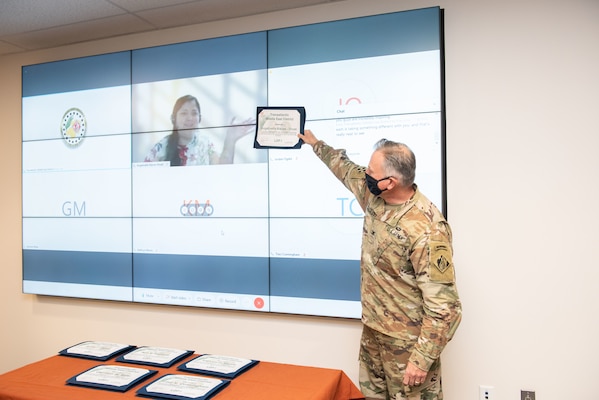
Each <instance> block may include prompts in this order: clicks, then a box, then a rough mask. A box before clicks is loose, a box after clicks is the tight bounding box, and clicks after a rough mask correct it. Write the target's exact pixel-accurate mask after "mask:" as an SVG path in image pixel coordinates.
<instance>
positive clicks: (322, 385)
mask: <svg viewBox="0 0 599 400" xmlns="http://www.w3.org/2000/svg"><path fill="white" fill-rule="evenodd" d="M189 359H191V357H190V358H186V359H185V360H189ZM185 360H184V361H185ZM184 361H181V362H184ZM99 364H118V365H128V366H135V365H132V364H128V363H121V362H117V361H114V359H112V360H109V361H105V362H99V361H95V360H88V359H82V358H75V357H67V356H61V355H56V356H52V357H49V358H46V359H43V360H41V361H37V362H34V363H32V364H28V365H26V366H24V367H21V368H17V369H15V370H12V371H9V372H7V373H5V374H2V375H0V400H81V399H86V400H100V399H101V400H127V399H136V400H140V399H142V397H139V396H136V394H135V392H136V391H137V389H139V388H140V387H142V386H143V385H145V384H147V383H149V382H151V381H153V380H154V379H157V378H159V377H160V376H163V375H166V374H168V373H177V374H186V373H185V372H182V371H177V369H176V367H177V365H179V364H180V363H177V364H175V365H174V366H173V367H171V368H156V367H151V368H150V369H157V370H158V374H156V375H154V376H153V377H151V378H149V379H148V380H146V381H144V382H141V383H139V384H137V385H136V386H135V387H133V388H132V389H130V390H128V391H127V392H125V393H120V392H113V391H108V390H100V389H91V388H85V387H77V386H71V385H66V383H65V382H66V381H67V379H69V378H71V377H73V376H75V375H77V374H79V373H81V372H83V371H86V370H88V369H90V368H92V367H94V366H96V365H99ZM190 375H193V374H190ZM212 399H214V400H239V399H243V400H300V399H301V400H356V399H364V395H362V393H361V392H360V390H359V389H358V388H357V387H356V386H355V385H354V384H353V382H352V381H351V380H350V379H349V378H348V376H347V375H346V374H345V373H344V372H343V371H341V370H336V369H327V368H317V367H306V366H299V365H291V364H280V363H272V362H265V361H260V363H258V365H256V366H255V367H253V368H251V369H250V370H248V371H246V372H244V373H243V374H241V375H239V376H238V377H236V378H235V379H233V380H232V381H231V383H230V384H229V385H228V386H227V387H226V388H225V389H223V391H221V392H219V393H217V394H216V395H215V396H214V397H212V398H211V400H212Z"/></svg>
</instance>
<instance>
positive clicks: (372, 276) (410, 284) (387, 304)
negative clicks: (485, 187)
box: [313, 141, 462, 371]
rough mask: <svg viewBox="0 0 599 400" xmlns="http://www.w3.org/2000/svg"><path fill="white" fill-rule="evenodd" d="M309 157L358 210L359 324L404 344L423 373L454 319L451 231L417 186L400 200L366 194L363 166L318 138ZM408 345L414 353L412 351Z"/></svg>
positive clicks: (457, 307) (455, 301)
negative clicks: (315, 158) (395, 202)
mask: <svg viewBox="0 0 599 400" xmlns="http://www.w3.org/2000/svg"><path fill="white" fill-rule="evenodd" d="M313 149H314V152H315V153H316V155H317V156H318V157H319V158H320V159H321V160H322V161H323V162H324V163H325V164H326V165H327V166H328V167H329V169H330V170H331V171H332V172H333V173H334V174H335V176H336V177H337V178H338V179H339V180H340V181H341V182H342V183H343V184H344V185H345V186H346V187H347V188H348V189H349V190H350V191H351V192H352V193H353V194H354V196H355V197H356V200H357V201H358V203H359V204H360V206H361V207H362V210H363V211H364V225H363V232H362V255H361V266H360V268H361V284H360V288H361V289H360V290H361V297H362V321H363V323H364V324H365V325H367V326H369V327H370V328H372V329H374V330H376V331H378V332H381V333H383V334H386V335H388V336H392V337H395V338H398V339H400V340H404V341H405V348H408V349H410V351H411V356H410V361H411V362H412V363H414V364H415V365H416V366H418V367H419V368H420V369H422V370H425V371H428V370H429V368H430V367H431V365H432V363H433V362H434V361H435V360H437V359H438V358H439V356H440V354H441V351H442V350H443V348H444V347H445V345H446V344H447V342H448V341H449V340H451V338H452V337H453V334H454V332H455V330H456V329H457V327H458V325H459V323H460V320H461V315H462V314H461V310H462V308H461V303H460V300H459V296H458V292H457V289H456V285H455V275H454V267H453V262H452V252H453V250H452V245H451V229H450V227H449V224H448V223H447V221H446V220H445V218H444V217H443V215H442V214H441V213H440V212H439V210H438V209H437V208H436V207H435V205H434V204H433V203H431V201H430V200H428V199H427V198H426V197H425V196H424V195H423V194H422V193H420V191H419V190H418V188H417V187H416V186H414V188H415V194H414V196H412V198H411V199H410V200H409V201H407V202H406V203H403V204H399V205H391V204H387V203H386V202H385V201H384V200H383V199H382V198H380V197H378V196H374V195H372V194H371V193H370V191H369V190H368V188H367V186H366V180H365V176H364V174H365V168H364V167H362V166H358V165H357V164H355V163H353V162H352V161H351V160H350V159H349V158H348V157H347V155H346V154H345V150H335V149H333V148H332V147H330V146H328V145H327V144H325V143H324V142H322V141H319V142H317V143H316V144H314V146H313ZM412 346H413V348H412Z"/></svg>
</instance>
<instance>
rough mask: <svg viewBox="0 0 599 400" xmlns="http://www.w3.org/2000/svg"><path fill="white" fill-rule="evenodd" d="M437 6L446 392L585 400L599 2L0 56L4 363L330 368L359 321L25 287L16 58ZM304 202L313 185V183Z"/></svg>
mask: <svg viewBox="0 0 599 400" xmlns="http://www.w3.org/2000/svg"><path fill="white" fill-rule="evenodd" d="M435 5H440V6H441V7H442V8H444V9H445V14H446V15H445V23H446V26H445V33H446V40H445V41H446V49H447V54H446V77H447V83H446V89H447V172H448V211H449V221H450V223H451V224H452V227H453V230H454V237H455V242H454V247H455V253H456V255H455V262H456V265H457V278H458V285H459V289H460V293H461V296H462V300H463V303H464V320H463V322H462V325H461V327H460V328H459V330H458V332H457V334H456V337H455V338H454V340H453V341H452V342H451V343H450V344H449V346H448V348H447V349H446V351H445V353H444V356H443V359H444V385H445V393H446V396H445V397H446V399H447V400H475V399H478V386H479V385H481V384H483V385H492V386H494V387H495V398H494V400H504V399H505V400H512V399H515V400H517V399H519V398H520V389H532V390H536V395H537V399H539V400H563V399H598V398H599V394H598V392H597V390H596V389H595V387H594V386H593V384H594V379H596V374H597V372H599V368H598V367H597V358H598V357H599V344H598V339H597V338H599V323H598V322H597V320H596V318H597V315H598V313H597V311H596V307H597V306H598V305H599V290H597V287H598V284H597V282H598V281H599V261H598V260H599V257H597V255H596V248H597V247H598V244H599V212H598V211H597V206H598V204H599V184H598V183H599V157H598V156H597V153H598V150H597V149H598V148H599V122H598V121H599V119H598V117H597V115H599V111H598V110H599V73H598V72H599V2H598V1H596V0H545V1H541V0H495V1H484V0H478V1H476V0H440V1H438V2H432V1H427V0H404V1H397V0H395V1H393V0H377V1H372V0H347V1H342V2H335V3H331V4H328V5H325V6H317V7H309V8H304V9H301V10H296V11H289V12H279V13H273V14H269V15H263V16H259V17H252V18H244V19H239V20H235V21H223V22H219V23H211V24H203V25H199V26H194V27H186V28H180V29H173V30H167V31H162V32H156V33H148V34H138V35H130V36H126V37H123V38H118V39H111V40H104V41H98V42H92V43H87V44H81V45H74V46H69V47H64V48H58V49H53V50H49V51H39V52H31V53H27V54H19V55H13V56H6V57H3V58H0V88H1V89H0V127H1V128H0V129H1V130H2V135H1V138H0V149H1V152H2V157H0V179H1V180H0V183H1V185H2V189H1V191H2V192H1V193H2V195H1V196H0V221H2V225H1V226H0V252H1V254H2V258H3V259H2V263H1V264H0V268H2V270H1V271H2V272H1V274H2V275H1V277H2V278H1V279H0V307H1V308H0V313H1V314H0V318H1V320H2V327H1V328H0V332H2V341H0V355H1V356H0V372H3V371H4V372H5V371H8V370H10V369H13V368H16V367H19V366H21V365H23V364H25V363H29V362H32V361H35V360H36V359H40V358H42V357H47V356H50V355H53V354H55V353H56V352H57V351H58V350H60V349H62V348H63V347H66V346H69V345H71V344H74V343H76V342H79V341H82V340H114V341H119V342H128V343H131V344H140V345H145V344H150V345H166V346H173V347H182V348H191V349H195V350H198V351H206V352H215V353H224V354H231V355H239V356H249V357H254V358H258V359H262V360H267V361H277V362H286V363H295V364H304V365H315V366H322V367H329V368H338V369H343V370H344V371H345V372H346V373H347V374H348V375H349V376H350V377H351V378H352V379H353V380H354V381H356V380H357V350H358V339H359V335H360V324H359V322H357V321H352V320H343V319H329V318H317V317H305V316H290V315H264V314H257V313H246V312H237V311H232V312H230V311H219V310H205V309H194V308H184V307H169V306H151V305H142V304H124V303H116V302H115V303H112V302H101V301H88V300H75V299H61V298H44V297H36V296H30V295H23V294H21V258H20V256H21V247H20V246H21V223H20V212H21V210H20V202H21V199H20V194H21V192H20V166H21V160H20V152H21V147H20V130H21V127H20V111H21V110H20V67H21V65H25V64H31V63H38V62H44V61H50V60H55V59H64V58H72V57H79V56H84V55H90V54H98V53H103V52H111V51H119V50H128V49H132V48H137V47H148V46H154V45H159V44H164V43H171V42H178V41H187V40H194V39H201V38H205V37H210V36H221V35H227V34H235V33H243V32H249V31H256V30H263V29H270V28H276V27H281V26H288V25H298V24H305V23H311V22H319V21H323V20H331V19H340V18H346V17H354V16H361V15H367V14H376V13H382V12H391V11H400V10H405V9H414V8H421V7H428V6H435ZM315 196H317V194H315Z"/></svg>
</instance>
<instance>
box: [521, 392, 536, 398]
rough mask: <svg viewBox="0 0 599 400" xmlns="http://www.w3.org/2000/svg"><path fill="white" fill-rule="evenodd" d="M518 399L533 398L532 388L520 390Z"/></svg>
mask: <svg viewBox="0 0 599 400" xmlns="http://www.w3.org/2000/svg"><path fill="white" fill-rule="evenodd" d="M520 400H535V392H534V391H533V390H520Z"/></svg>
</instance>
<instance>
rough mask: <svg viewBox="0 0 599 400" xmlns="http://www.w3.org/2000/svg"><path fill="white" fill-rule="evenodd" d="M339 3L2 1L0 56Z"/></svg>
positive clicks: (272, 0) (300, 0)
mask: <svg viewBox="0 0 599 400" xmlns="http://www.w3.org/2000/svg"><path fill="white" fill-rule="evenodd" d="M334 1H339V0H0V56H2V55H6V54H12V53H19V52H25V51H30V50H40V49H47V48H52V47H57V46H63V45H67V44H73V43H80V42H87V41H90V40H96V39H104V38H109V37H114V36H120V35H127V34H131V33H139V32H149V31H156V30H160V29H165V28H173V27H178V26H184V25H193V24H198V23H203V22H208V21H216V20H222V19H228V18H235V17H243V16H248V15H256V14H262V13H265V12H270V11H279V10H288V9H292V8H298V7H304V6H310V5H315V4H322V3H331V2H334Z"/></svg>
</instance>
